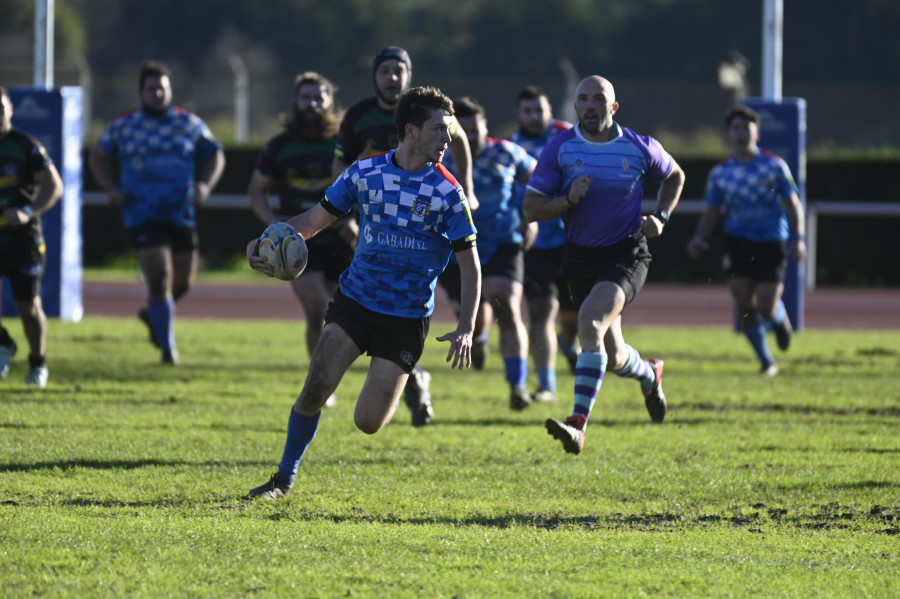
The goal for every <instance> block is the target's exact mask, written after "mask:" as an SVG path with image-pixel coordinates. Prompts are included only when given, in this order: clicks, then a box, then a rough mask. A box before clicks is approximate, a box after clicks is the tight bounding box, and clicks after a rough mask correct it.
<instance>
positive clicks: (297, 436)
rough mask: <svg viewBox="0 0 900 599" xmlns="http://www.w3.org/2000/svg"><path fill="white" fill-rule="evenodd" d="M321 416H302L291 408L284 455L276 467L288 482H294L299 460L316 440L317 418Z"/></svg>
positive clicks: (319, 414)
mask: <svg viewBox="0 0 900 599" xmlns="http://www.w3.org/2000/svg"><path fill="white" fill-rule="evenodd" d="M321 415H322V412H319V413H318V414H316V415H315V416H304V415H303V414H300V413H299V412H297V411H296V410H294V408H291V417H290V419H289V420H288V430H287V441H286V442H285V444H284V455H283V456H282V457H281V464H279V465H278V472H280V473H281V474H283V475H284V476H286V477H287V479H288V482H291V483H293V482H294V476H296V474H297V468H299V467H300V460H302V459H303V454H305V453H306V448H307V447H309V444H310V443H312V440H313V439H315V438H316V431H317V430H318V428H319V416H321Z"/></svg>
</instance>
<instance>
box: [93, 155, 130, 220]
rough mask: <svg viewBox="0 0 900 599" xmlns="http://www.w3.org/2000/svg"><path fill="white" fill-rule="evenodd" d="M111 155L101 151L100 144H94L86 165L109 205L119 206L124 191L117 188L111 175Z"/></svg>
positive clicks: (122, 200) (123, 197)
mask: <svg viewBox="0 0 900 599" xmlns="http://www.w3.org/2000/svg"><path fill="white" fill-rule="evenodd" d="M112 160H113V158H112V156H110V155H109V154H107V153H106V152H104V151H103V149H102V148H101V147H100V144H94V147H93V148H91V153H90V156H89V157H88V165H89V166H90V167H91V174H92V175H94V180H95V181H97V185H99V186H100V189H102V190H103V192H104V193H105V194H106V199H107V201H108V202H109V205H110V206H121V205H122V203H123V202H124V201H125V192H124V191H122V190H121V189H119V187H118V185H117V184H116V179H115V176H114V175H113V164H112Z"/></svg>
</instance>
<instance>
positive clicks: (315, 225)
mask: <svg viewBox="0 0 900 599" xmlns="http://www.w3.org/2000/svg"><path fill="white" fill-rule="evenodd" d="M337 219H338V217H337V215H335V214H332V213H331V212H329V211H328V210H326V209H325V207H324V206H323V205H322V204H321V203H319V204H316V205H315V206H313V207H312V208H310V209H309V210H307V211H306V212H302V213H300V214H298V215H297V216H295V217H293V218H291V219H290V220H288V221H286V222H287V224H289V225H291V226H292V227H294V228H295V229H297V232H298V233H300V236H301V237H303V239H311V238H313V237H315V235H316V233H318V232H319V231H321V230H322V229H324V228H325V227H327V226H328V225H330V224H331V223H333V222H334V221H336V220H337ZM247 261H248V262H249V263H250V268H252V269H253V270H258V271H260V272H261V273H263V274H266V275H268V276H272V265H271V264H269V261H268V260H267V259H266V258H263V257H262V256H260V255H259V238H256V239H251V240H250V241H249V242H248V243H247Z"/></svg>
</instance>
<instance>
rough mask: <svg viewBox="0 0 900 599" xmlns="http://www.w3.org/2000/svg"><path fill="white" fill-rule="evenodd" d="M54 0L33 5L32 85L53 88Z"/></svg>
mask: <svg viewBox="0 0 900 599" xmlns="http://www.w3.org/2000/svg"><path fill="white" fill-rule="evenodd" d="M54 4H55V0H37V2H35V6H34V86H35V87H43V88H44V89H52V88H53V15H54V14H55V12H54Z"/></svg>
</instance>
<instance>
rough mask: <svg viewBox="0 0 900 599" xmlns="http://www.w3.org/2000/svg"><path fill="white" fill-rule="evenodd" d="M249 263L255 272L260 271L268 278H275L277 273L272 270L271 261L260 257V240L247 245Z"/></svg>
mask: <svg viewBox="0 0 900 599" xmlns="http://www.w3.org/2000/svg"><path fill="white" fill-rule="evenodd" d="M247 261H248V262H249V263H250V268H252V269H253V270H258V271H259V272H261V273H263V274H264V275H266V276H267V277H273V278H274V277H275V272H274V271H273V270H272V265H271V264H269V261H268V260H267V259H266V258H264V257H263V256H260V255H259V239H258V238H257V239H254V240H252V241H251V242H250V243H248V244H247Z"/></svg>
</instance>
